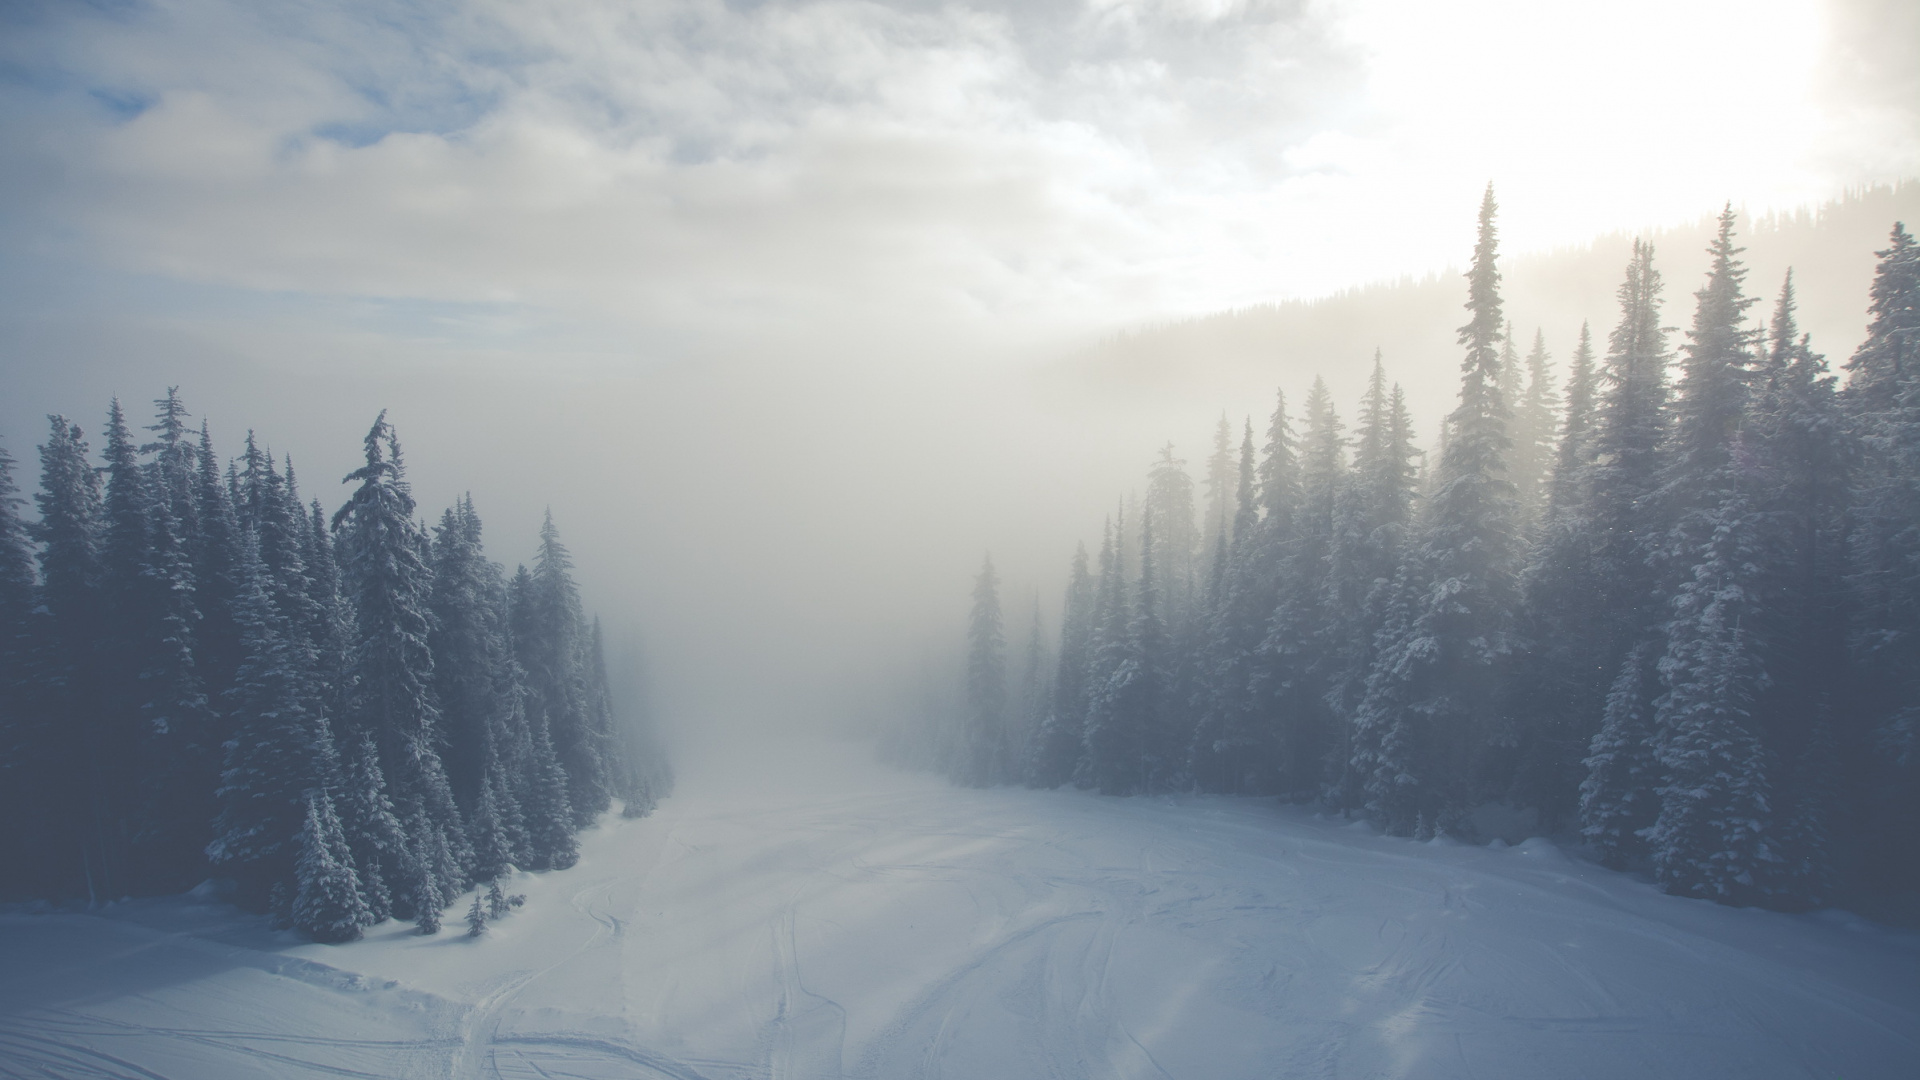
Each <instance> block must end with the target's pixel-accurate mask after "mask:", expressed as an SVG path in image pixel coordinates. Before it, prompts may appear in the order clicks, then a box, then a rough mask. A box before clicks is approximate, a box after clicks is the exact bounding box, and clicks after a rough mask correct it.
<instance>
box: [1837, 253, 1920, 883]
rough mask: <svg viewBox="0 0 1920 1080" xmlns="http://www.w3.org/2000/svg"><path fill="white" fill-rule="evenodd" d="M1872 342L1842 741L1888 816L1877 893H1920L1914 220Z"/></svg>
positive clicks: (1873, 867)
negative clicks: (1847, 717)
mask: <svg viewBox="0 0 1920 1080" xmlns="http://www.w3.org/2000/svg"><path fill="white" fill-rule="evenodd" d="M1878 254H1879V257H1880V261H1879V264H1878V265H1877V266H1876V267H1875V270H1874V278H1873V287H1872V294H1871V304H1870V306H1869V309H1868V310H1869V312H1870V314H1871V316H1872V318H1871V321H1870V322H1869V323H1868V326H1867V338H1866V340H1865V341H1863V342H1861V344H1860V347H1859V348H1858V349H1857V350H1856V351H1855V352H1854V355H1853V357H1852V359H1850V360H1849V361H1848V362H1847V365H1846V367H1847V373H1848V379H1847V388H1846V391H1845V393H1844V394H1843V395H1842V399H1843V405H1844V407H1845V411H1846V414H1847V417H1848V420H1849V422H1850V427H1851V429H1852V434H1853V438H1854V442H1855V444H1856V445H1857V446H1858V450H1859V455H1858V456H1859V460H1858V462H1857V465H1856V467H1855V469H1854V471H1853V477H1854V480H1853V484H1852V493H1851V500H1850V501H1851V502H1852V512H1851V514H1850V515H1849V519H1850V520H1849V524H1850V529H1851V533H1850V536H1849V563H1850V573H1849V575H1848V578H1849V580H1848V584H1849V586H1850V589H1849V592H1850V594H1851V596H1850V601H1851V603H1852V606H1853V613H1852V617H1851V619H1852V633H1851V634H1850V635H1849V639H1850V642H1851V651H1852V653H1853V657H1854V670H1855V671H1856V672H1857V675H1858V683H1857V685H1856V687H1855V688H1854V691H1853V693H1851V694H1850V695H1848V698H1849V700H1848V701H1847V702H1846V707H1847V711H1848V712H1849V713H1851V714H1854V715H1856V716H1858V717H1860V723H1859V727H1860V728H1862V729H1864V730H1861V731H1860V732H1859V733H1858V734H1857V735H1855V736H1854V737H1853V738H1852V739H1850V740H1848V742H1849V744H1850V745H1847V746H1843V752H1845V754H1846V756H1847V759H1848V761H1849V762H1850V763H1852V764H1854V766H1855V768H1856V775H1857V776H1859V777H1861V779H1862V780H1863V781H1864V787H1865V790H1864V791H1863V792H1862V793H1861V794H1862V795H1863V798H1862V799H1861V802H1862V807H1861V811H1860V813H1861V817H1862V820H1866V821H1875V822H1881V823H1888V824H1887V825H1886V827H1885V834H1884V836H1883V837H1882V839H1881V841H1880V844H1879V846H1880V847H1881V849H1882V850H1880V851H1878V852H1875V853H1873V854H1871V855H1868V856H1865V857H1863V858H1861V860H1860V864H1859V866H1860V873H1861V881H1862V884H1863V885H1864V886H1865V887H1866V888H1868V889H1870V890H1873V891H1875V892H1885V893H1894V894H1898V893H1902V892H1912V891H1914V890H1915V889H1916V888H1920V869H1916V868H1920V826H1915V825H1913V824H1911V823H1913V822H1920V704H1917V703H1920V244H1916V243H1915V241H1914V239H1913V237H1912V235H1911V234H1909V233H1908V232H1907V230H1906V228H1905V227H1904V226H1903V225H1899V224H1896V225H1895V226H1894V229H1893V238H1892V241H1891V242H1890V243H1889V244H1888V246H1887V247H1886V248H1885V249H1884V250H1882V251H1880V252H1879V253H1878Z"/></svg>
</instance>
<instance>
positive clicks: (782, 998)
mask: <svg viewBox="0 0 1920 1080" xmlns="http://www.w3.org/2000/svg"><path fill="white" fill-rule="evenodd" d="M727 755H728V760H726V761H725V762H724V763H723V762H722V761H721V756H720V755H718V754H712V755H707V756H706V757H704V758H699V757H697V758H695V759H694V760H692V761H687V762H684V763H683V765H682V770H681V771H682V777H681V781H680V786H679V788H678V790H677V791H676V793H675V794H674V796H673V797H672V798H670V799H668V800H667V801H666V802H665V803H664V804H663V805H662V807H661V808H660V811H659V812H658V813H657V814H656V815H655V816H653V817H651V818H649V819H646V820H643V821H638V822H620V821H614V822H612V823H611V824H609V825H607V826H604V827H602V828H600V829H598V830H594V831H591V832H589V833H588V834H587V835H586V836H585V837H584V838H583V851H584V859H583V861H582V863H581V865H580V866H578V867H576V868H574V869H573V870H570V871H567V872H565V873H558V874H549V875H544V876H542V877H531V876H529V877H525V878H523V879H522V880H521V882H520V884H519V885H517V886H516V889H517V890H518V891H522V892H525V893H527V894H528V899H529V904H528V907H527V908H526V909H525V910H523V911H521V912H519V913H516V914H515V915H513V916H511V917H510V918H508V919H506V920H504V921H502V922H501V923H499V924H497V925H496V926H495V927H494V928H493V929H492V930H491V931H490V932H489V934H488V935H487V937H485V938H483V939H481V940H478V941H475V940H471V939H468V938H467V937H465V936H464V933H463V929H464V928H463V927H460V925H459V920H458V916H459V914H460V913H461V912H462V911H464V910H465V904H464V902H463V903H462V904H460V905H458V906H457V907H455V908H452V909H450V911H449V916H448V930H447V931H446V932H444V933H442V934H441V935H440V936H438V937H435V938H421V937H418V936H416V935H414V934H412V933H411V932H410V930H411V928H410V927H396V926H393V925H391V924H389V925H387V926H383V927H380V928H377V929H376V930H375V931H374V933H373V934H372V935H371V937H370V938H369V940H368V941H365V942H362V943H359V944H355V945H350V946H346V947H343V948H329V947H325V946H318V945H309V944H301V943H298V942H296V941H294V940H292V939H291V938H290V937H287V936H282V935H277V934H274V933H272V932H270V931H267V930H264V929H262V928H260V926H259V924H258V923H257V922H255V921H252V920H247V919H241V918H236V916H235V915H234V913H233V912H232V910H231V909H228V908H223V907H221V906H218V905H215V904H211V903H203V902H199V901H196V900H194V899H192V898H189V897H182V898H175V899H169V900H161V901H150V902H136V903H128V904H122V905H117V906H115V907H113V908H111V909H109V910H107V911H105V912H103V913H100V914H91V915H7V916H4V917H0V1075H4V1076H8V1077H13V1076H20V1077H29V1076H30V1077H42V1076H53V1077H96V1076H111V1077H141V1078H148V1080H152V1078H156V1077H167V1078H173V1080H216V1078H223V1077H258V1076H290V1077H304V1076H372V1077H448V1076H451V1077H489V1078H491V1077H501V1078H523V1077H524V1078H543V1077H544V1078H550V1080H560V1078H575V1077H579V1078H603V1077H604V1078H613V1077H626V1078H631V1077H656V1076H663V1077H676V1078H681V1080H691V1078H696V1077H705V1078H711V1080H731V1078H738V1077H771V1078H776V1080H787V1078H813V1077H839V1076H848V1077H874V1078H896V1077H899V1078H906V1077H949V1078H964V1080H995V1078H1006V1080H1013V1078H1020V1077H1078V1076H1087V1077H1180V1078H1189V1077H1190V1078H1195V1080H1231V1078H1235V1077H1289V1078H1292V1077H1340V1078H1349V1077H1353V1078H1358V1077H1403V1076H1404V1077H1416V1078H1446V1077H1463V1078H1465V1077H1473V1078H1477V1080H1494V1078H1500V1077H1513V1078H1529V1080H1532V1078H1543V1077H1596V1078H1598V1077H1606V1078H1616V1077H1686V1078H1689V1080H1693V1078H1702V1077H1740V1078H1765V1077H1818V1078H1821V1080H1833V1078H1839V1077H1844V1078H1845V1080H1868V1078H1874V1077H1896V1076H1913V1075H1915V1074H1916V1070H1917V1069H1920V1065H1917V1064H1916V1063H1917V1062H1920V940H1917V939H1916V937H1915V936H1914V935H1911V934H1905V933H1897V932H1893V931H1888V930H1884V929H1879V928H1875V927H1871V926H1869V925H1867V924H1864V923H1862V922H1860V921H1858V920H1855V919H1853V918H1851V917H1847V916H1842V915H1838V914H1827V915H1814V916H1785V915H1778V914H1771V913H1766V912H1760V911H1747V910H1727V909H1724V908H1718V907H1715V906H1713V905H1710V904H1705V903H1700V902H1695V901H1687V900H1678V899H1673V898H1670V897H1665V896H1662V895H1660V894H1659V893H1657V892H1656V891H1655V890H1653V889H1652V888H1651V887H1650V886H1647V885H1643V884H1640V883H1637V882H1634V881H1632V880H1629V879H1626V878H1623V877H1620V876H1618V875H1614V874H1610V873H1607V872H1605V871H1602V870H1599V869H1597V868H1594V867H1591V866H1588V865H1585V864H1582V863H1579V862H1575V861H1570V860H1569V859H1567V858H1566V857H1565V856H1563V855H1562V854H1560V853H1559V852H1558V851H1556V850H1555V849H1554V848H1553V847H1551V846H1550V845H1547V844H1545V843H1542V842H1539V841H1531V842H1529V843H1527V844H1524V845H1521V846H1519V847H1515V848H1506V849H1488V848H1476V847H1465V846H1458V845H1447V844H1416V843H1414V842H1412V841H1408V840H1400V839H1393V838H1388V837H1381V836H1376V835H1374V834H1373V833H1371V832H1370V831H1367V830H1365V829H1364V828H1362V827H1354V826H1349V825H1346V824H1345V823H1342V822H1337V821H1328V820H1320V819H1317V818H1315V817H1313V816H1312V815H1311V814H1310V813H1307V812H1302V811H1296V810H1291V809H1281V808H1276V807H1275V806H1274V805H1273V804H1271V803H1267V802H1258V801H1252V800H1229V799H1221V798H1200V797H1195V798H1177V799H1132V800H1119V799H1104V798H1097V797H1093V796H1089V795H1085V794H1081V793H1077V792H1029V791H1009V790H996V791H970V790H959V789H955V788H951V787H949V786H947V785H946V784H945V783H944V782H942V781H940V780H936V779H933V778H930V777H925V776H919V775H912V774H907V773H902V772H898V771H894V770H891V769H888V768H886V767H884V766H880V765H875V764H872V763H870V762H869V760H868V751H867V748H866V747H865V746H863V745H858V744H845V743H842V744H831V743H828V744H807V743H780V742H761V743H759V744H757V745H754V746H740V747H731V748H728V751H727Z"/></svg>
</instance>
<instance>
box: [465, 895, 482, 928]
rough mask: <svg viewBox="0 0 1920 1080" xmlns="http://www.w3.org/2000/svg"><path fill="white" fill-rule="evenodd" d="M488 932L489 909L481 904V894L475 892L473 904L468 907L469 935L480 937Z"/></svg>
mask: <svg viewBox="0 0 1920 1080" xmlns="http://www.w3.org/2000/svg"><path fill="white" fill-rule="evenodd" d="M486 932H487V909H486V908H485V907H483V906H482V905H481V901H480V894H479V893H477V892H476V893H474V894H473V906H471V907H469V908H467V936H468V937H479V936H480V935H482V934H484V933H486Z"/></svg>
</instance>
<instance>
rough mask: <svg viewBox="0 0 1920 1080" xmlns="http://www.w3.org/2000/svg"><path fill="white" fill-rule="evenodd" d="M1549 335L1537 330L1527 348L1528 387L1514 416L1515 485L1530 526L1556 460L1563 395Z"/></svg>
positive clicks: (1521, 510)
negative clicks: (1556, 379) (1556, 428)
mask: <svg viewBox="0 0 1920 1080" xmlns="http://www.w3.org/2000/svg"><path fill="white" fill-rule="evenodd" d="M1550 360H1551V358H1550V357H1549V356H1548V355H1547V339H1546V335H1545V334H1544V333H1542V332H1541V331H1539V330H1535V331H1534V333H1533V347H1532V348H1531V349H1529V350H1527V359H1526V367H1527V388H1526V392H1525V394H1524V396H1522V397H1521V398H1520V399H1519V400H1518V401H1517V402H1515V408H1514V415H1513V488H1514V503H1515V505H1516V507H1517V508H1518V514H1519V519H1520V521H1521V522H1522V523H1524V524H1525V525H1527V526H1528V527H1529V528H1531V527H1532V526H1534V524H1535V523H1537V522H1538V521H1539V520H1540V517H1541V514H1542V513H1543V512H1544V504H1545V502H1546V489H1547V484H1548V478H1549V476H1550V475H1551V473H1552V468H1553V462H1554V446H1555V434H1556V433H1555V431H1554V423H1555V420H1556V414H1557V413H1558V411H1559V407H1560V394H1559V391H1558V390H1557V389H1556V388H1555V387H1554V385H1553V371H1552V368H1551V367H1550V366H1549V364H1550Z"/></svg>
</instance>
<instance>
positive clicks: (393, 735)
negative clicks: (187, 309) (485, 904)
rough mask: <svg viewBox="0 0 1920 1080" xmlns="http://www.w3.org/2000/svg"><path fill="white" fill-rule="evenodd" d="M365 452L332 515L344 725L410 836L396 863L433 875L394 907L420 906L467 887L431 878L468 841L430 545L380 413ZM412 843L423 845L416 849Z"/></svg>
mask: <svg viewBox="0 0 1920 1080" xmlns="http://www.w3.org/2000/svg"><path fill="white" fill-rule="evenodd" d="M365 445H366V456H367V463H366V465H364V466H363V467H361V468H359V469H356V470H354V471H353V472H352V473H349V474H348V475H347V478H346V482H348V483H351V482H354V481H358V482H359V485H360V486H359V487H358V488H356V489H355V490H354V492H353V494H352V495H351V496H350V497H349V499H348V501H347V504H346V505H345V506H343V507H341V508H340V509H339V510H338V511H337V512H335V514H334V516H333V528H334V531H335V532H336V533H337V534H338V536H339V554H340V559H341V563H342V570H343V572H344V573H343V576H344V577H345V578H346V585H347V596H348V598H349V602H350V607H351V608H352V610H353V615H354V628H355V646H354V650H353V654H352V656H351V658H350V671H351V678H352V686H353V689H352V693H351V697H350V698H349V701H348V704H347V708H346V714H345V720H346V724H347V726H348V728H349V729H350V730H353V731H356V732H366V733H368V734H370V735H371V736H372V737H373V740H374V744H375V746H376V747H377V748H378V750H379V764H380V771H381V772H382V774H383V775H384V777H385V780H386V783H387V784H388V785H390V790H391V792H392V799H393V804H394V808H395V811H396V812H397V814H398V816H399V818H400V820H401V821H402V822H403V823H405V824H406V826H407V828H408V830H409V831H408V835H407V837H406V844H407V845H408V847H409V849H410V850H409V851H408V852H407V854H408V855H409V856H411V857H409V858H403V859H401V860H400V861H399V865H400V867H401V868H402V869H403V871H404V872H406V873H409V874H422V873H424V874H427V875H429V877H428V878H424V879H422V878H417V877H416V878H414V879H412V880H403V881H391V880H390V881H389V882H388V885H389V886H390V887H391V888H392V889H393V891H394V897H395V900H396V901H399V900H400V899H401V898H403V897H404V898H406V899H407V900H408V901H409V902H412V903H416V904H417V903H419V902H420V901H421V898H425V897H431V896H438V895H442V890H443V889H444V890H451V891H455V892H457V891H459V889H460V888H462V887H464V885H465V880H464V874H460V873H457V872H456V873H455V876H454V877H453V879H452V880H447V881H440V880H435V879H433V878H432V877H431V875H432V874H434V873H436V872H439V871H440V870H441V869H442V868H443V867H444V866H445V865H446V863H447V860H442V859H439V858H438V857H437V852H439V851H441V850H445V851H447V852H450V853H454V854H455V855H456V856H457V855H458V854H459V853H461V852H462V851H463V850H464V848H465V836H464V832H463V829H462V823H461V820H460V813H459V810H458V809H457V808H456V807H455V805H454V801H453V792H452V789H451V787H450V785H449V784H448V782H447V775H446V770H445V767H444V766H443V764H442V762H441V758H440V752H439V748H440V745H441V740H442V732H441V728H440V706H439V701H438V700H437V698H436V696H435V694H434V692H433V653H432V650H431V646H430V639H431V635H432V631H433V615H432V610H431V606H430V605H431V595H432V586H433V578H432V569H431V567H430V566H429V565H428V562H427V556H428V541H427V539H426V537H425V536H424V535H423V534H422V532H421V530H420V528H419V527H418V526H417V525H415V524H414V521H413V510H414V502H413V494H412V492H411V490H410V489H409V486H408V484H407V482H406V474H405V470H404V467H403V465H402V461H401V456H400V444H399V441H398V439H397V438H396V437H395V436H394V433H393V428H392V427H391V426H390V425H388V424H387V420H386V413H384V412H382V413H381V414H380V417H379V418H378V419H377V420H375V421H374V424H373V427H372V428H371V429H370V430H369V431H368V433H367V437H366V442H365ZM417 844H426V845H428V846H427V848H426V849H425V850H421V849H418V848H416V847H414V845H417ZM461 861H464V860H461ZM418 911H419V909H418V908H417V907H416V914H417V913H418Z"/></svg>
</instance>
